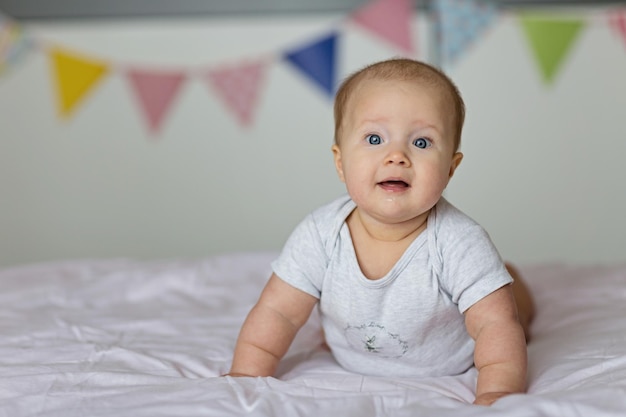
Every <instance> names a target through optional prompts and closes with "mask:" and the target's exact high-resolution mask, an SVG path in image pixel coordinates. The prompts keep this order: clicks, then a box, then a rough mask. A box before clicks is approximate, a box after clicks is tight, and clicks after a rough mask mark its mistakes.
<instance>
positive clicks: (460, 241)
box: [441, 225, 513, 313]
mask: <svg viewBox="0 0 626 417" xmlns="http://www.w3.org/2000/svg"><path fill="white" fill-rule="evenodd" d="M457 236H458V238H457V239H455V240H454V241H451V242H450V244H448V245H446V247H445V248H443V250H442V252H441V253H442V263H443V268H442V276H441V280H442V285H443V286H444V288H445V289H446V290H447V291H448V292H449V295H450V296H451V298H452V301H453V302H454V303H456V304H457V305H458V307H459V310H460V311H461V312H462V313H463V312H465V310H467V309H468V308H470V307H471V306H472V305H474V304H475V303H476V302H478V301H479V300H481V299H482V298H484V297H486V296H487V295H489V294H491V293H492V292H494V291H495V290H497V289H499V288H501V287H503V286H505V285H507V284H510V283H511V282H512V281H513V279H512V278H511V275H510V274H509V272H508V271H507V269H506V267H505V265H504V262H503V261H502V258H501V257H500V254H499V253H498V251H497V249H496V248H495V246H494V244H493V243H492V241H491V239H490V238H489V235H488V234H487V232H486V231H485V230H484V229H483V228H482V227H481V226H479V225H473V226H471V227H468V228H467V229H464V230H463V231H462V233H459V234H458V235H457Z"/></svg>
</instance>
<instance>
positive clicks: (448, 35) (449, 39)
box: [433, 0, 497, 66]
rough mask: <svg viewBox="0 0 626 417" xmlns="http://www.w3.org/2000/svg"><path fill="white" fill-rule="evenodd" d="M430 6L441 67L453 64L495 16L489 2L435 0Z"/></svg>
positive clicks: (494, 10) (493, 8)
mask: <svg viewBox="0 0 626 417" xmlns="http://www.w3.org/2000/svg"><path fill="white" fill-rule="evenodd" d="M433 7H434V10H433V12H434V16H435V22H436V25H437V29H436V30H437V43H438V46H439V51H440V59H441V61H442V62H441V63H440V64H441V65H442V66H446V65H450V64H454V63H456V61H457V60H458V59H459V57H460V56H461V55H462V54H463V53H464V52H465V50H466V49H467V48H468V47H469V46H470V45H472V44H473V43H474V41H475V40H476V38H478V37H479V36H480V35H481V34H482V33H483V32H484V30H485V29H486V28H487V27H489V25H490V24H491V23H492V22H493V21H494V19H495V18H496V17H497V10H496V7H495V4H494V3H492V2H490V1H481V0H437V1H435V2H434V3H433Z"/></svg>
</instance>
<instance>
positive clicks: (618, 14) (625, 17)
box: [609, 9, 626, 44]
mask: <svg viewBox="0 0 626 417" xmlns="http://www.w3.org/2000/svg"><path fill="white" fill-rule="evenodd" d="M609 24H610V25H611V27H612V28H613V30H614V31H615V32H616V33H617V34H618V35H619V36H620V37H621V38H622V40H623V41H624V44H626V9H624V10H619V11H614V12H611V14H610V16H609Z"/></svg>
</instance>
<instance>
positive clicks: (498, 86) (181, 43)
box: [0, 15, 626, 265]
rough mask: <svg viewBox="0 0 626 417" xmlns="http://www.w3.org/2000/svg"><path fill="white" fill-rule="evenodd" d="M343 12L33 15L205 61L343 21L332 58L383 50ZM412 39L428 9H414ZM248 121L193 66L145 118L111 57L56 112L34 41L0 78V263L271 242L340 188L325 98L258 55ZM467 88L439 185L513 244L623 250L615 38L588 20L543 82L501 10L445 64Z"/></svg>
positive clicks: (99, 46)
mask: <svg viewBox="0 0 626 417" xmlns="http://www.w3.org/2000/svg"><path fill="white" fill-rule="evenodd" d="M341 18H342V16H319V15H316V16H312V17H300V18H294V17H289V18H286V17H282V18H280V17H276V18H268V17H264V18H259V19H253V18H245V19H241V18H240V19H234V18H233V19H220V20H212V19H208V18H207V19H185V20H176V19H168V20H162V21H154V20H150V21H127V22H125V21H113V22H92V21H88V22H73V23H68V22H48V23H39V24H37V25H34V24H33V25H29V26H28V29H29V30H30V31H31V33H33V34H35V35H36V37H37V38H38V39H43V40H47V41H50V42H56V43H59V44H61V45H63V46H66V47H70V48H75V49H76V50H78V51H83V52H85V53H90V54H92V55H94V56H95V57H98V58H101V59H105V60H110V61H115V62H118V63H124V64H128V63H137V64H148V65H155V66H160V65H170V64H172V65H177V66H183V67H198V68H205V67H207V66H210V65H213V64H220V63H224V62H237V61H239V60H241V59H242V58H248V57H256V56H258V54H259V53H263V52H268V53H280V52H281V51H284V50H286V49H287V48H290V47H294V46H300V45H302V44H303V43H305V42H307V41H308V40H312V39H314V38H316V37H318V36H320V35H323V34H324V33H326V32H327V31H328V30H329V29H332V28H337V27H340V28H341V33H342V38H341V45H340V47H341V50H340V52H339V59H340V61H339V65H340V70H341V76H344V75H345V74H347V73H349V72H352V71H353V70H356V69H357V68H360V67H361V66H363V65H365V64H367V63H369V62H372V61H375V60H379V59H383V58H387V57H391V56H394V55H396V54H398V51H397V50H395V49H393V48H392V47H389V46H388V45H386V44H384V43H382V42H380V41H378V40H377V39H375V38H372V37H371V36H369V35H368V34H366V33H364V32H362V31H361V30H359V29H357V28H354V27H352V26H350V25H348V24H346V23H343V22H341V20H340V19H341ZM416 24H417V29H418V30H417V32H416V40H417V41H418V42H419V43H420V50H421V51H422V52H421V54H420V56H421V57H425V56H427V54H428V51H427V45H426V44H427V43H428V42H429V39H428V37H427V27H426V22H425V21H423V20H421V19H417V18H416ZM270 68H271V70H270V73H269V76H268V81H267V84H266V88H265V91H264V93H263V95H262V100H261V103H260V106H259V108H258V113H257V115H256V122H255V123H254V125H253V127H252V128H250V129H245V128H241V127H240V126H239V125H238V124H237V123H236V121H235V119H234V118H233V117H231V115H230V114H229V113H227V112H226V111H225V110H224V108H223V107H222V105H221V103H220V102H219V100H218V99H217V98H216V97H215V95H214V94H213V93H212V92H210V91H209V90H208V88H207V87H206V85H204V84H203V83H202V82H201V81H200V80H199V79H198V80H192V81H190V82H189V83H188V84H187V85H186V86H185V87H184V88H183V90H182V92H181V95H180V97H179V100H178V101H177V102H176V103H175V104H174V106H173V110H172V112H171V114H170V115H169V117H168V118H167V120H165V122H164V125H163V128H162V131H161V133H160V134H159V135H158V136H156V137H155V136H153V135H151V134H150V133H148V130H147V129H146V127H145V124H144V123H143V121H142V120H141V115H140V113H139V109H138V108H137V107H136V106H135V104H134V102H133V98H132V97H131V96H130V94H129V90H128V88H127V85H126V81H125V80H124V79H123V78H122V77H121V75H120V73H116V74H114V75H113V76H111V77H108V78H107V79H106V80H105V81H104V82H103V84H102V85H101V86H99V87H98V88H97V89H96V90H95V91H94V92H93V94H92V95H91V96H90V98H89V99H88V100H87V101H86V102H85V103H84V104H83V105H81V106H80V107H79V108H78V109H77V111H76V113H75V115H74V116H73V117H72V118H71V119H70V120H68V121H63V120H60V119H59V118H57V116H56V110H55V106H54V96H53V88H52V84H51V78H50V75H49V69H48V64H47V61H46V56H45V54H43V53H42V52H35V53H33V54H31V55H29V56H28V57H27V59H26V60H25V61H24V62H23V63H22V65H20V66H19V68H17V69H16V70H15V71H13V72H12V73H11V74H9V75H8V76H5V77H3V78H0V149H1V151H0V198H1V200H0V265H11V264H17V263H24V262H40V261H47V260H55V259H66V258H94V257H117V256H124V257H139V258H172V257H180V256H182V257H201V256H205V255H207V254H212V253H219V252H226V251H232V250H257V249H279V248H280V247H281V245H282V243H283V241H284V239H285V238H286V237H287V235H288V234H289V232H290V231H291V229H292V228H293V226H294V225H295V224H296V223H297V222H298V221H299V220H300V219H301V218H302V217H303V216H304V215H305V214H306V213H308V212H309V211H310V210H312V209H313V208H315V207H317V206H319V205H320V204H322V203H324V202H326V201H328V200H330V199H332V198H334V197H335V196H337V195H338V194H339V193H341V192H342V191H343V186H342V184H341V183H340V182H339V181H338V180H337V179H336V175H335V172H334V168H333V165H332V158H331V153H330V145H331V142H332V103H331V101H330V100H329V99H328V98H327V97H325V96H324V95H323V94H322V93H320V92H318V91H317V90H316V89H315V87H311V86H310V85H309V84H308V82H307V81H304V80H303V79H302V76H301V75H300V74H298V73H296V72H294V71H293V70H292V69H291V68H290V67H288V66H287V65H286V64H285V63H280V62H278V61H277V63H276V64H274V65H272V66H271V67H270ZM450 74H451V76H452V77H453V78H454V79H455V81H457V83H458V84H459V86H460V88H461V90H462V92H463V94H464V97H465V99H466V102H467V105H468V120H467V127H466V131H465V136H464V145H463V151H464V153H465V154H466V158H465V160H464V162H463V164H462V166H461V168H460V170H459V171H458V174H457V176H456V177H455V178H454V180H453V183H452V184H451V186H450V187H449V191H448V194H447V195H448V198H449V199H450V200H452V201H453V202H454V203H456V204H457V205H458V206H459V207H460V208H462V209H464V210H466V211H467V212H468V213H469V214H470V215H472V216H473V217H475V218H476V219H477V220H479V221H480V222H481V223H483V224H484V225H485V226H486V227H487V229H488V230H489V231H490V233H491V235H492V237H493V238H494V240H495V241H496V243H497V244H498V246H499V247H500V249H501V251H502V254H503V255H504V256H505V257H506V258H507V259H512V260H515V261H517V262H544V261H565V262H575V263H596V262H624V261H626V253H625V251H624V250H623V248H624V247H625V246H626V245H625V243H626V238H625V236H626V222H624V213H625V212H626V197H625V196H626V193H625V192H624V191H625V188H626V187H625V185H624V182H623V180H622V177H623V175H622V168H621V166H620V165H621V164H620V161H621V160H622V158H623V155H626V152H625V150H626V144H625V141H624V139H625V136H626V135H625V134H624V131H625V129H624V127H623V125H622V120H623V119H624V116H623V115H624V109H626V47H625V46H624V45H623V44H621V43H620V42H619V41H618V40H617V38H614V37H613V36H612V35H611V33H610V32H609V29H608V28H607V27H606V25H604V24H594V25H590V26H589V27H588V28H587V29H586V30H585V32H584V33H583V35H582V36H581V39H580V42H579V43H578V45H577V47H576V49H575V51H574V52H573V54H572V56H571V57H570V59H569V62H568V63H567V65H566V66H565V68H564V71H563V72H562V74H561V75H560V76H559V77H558V80H557V82H556V83H555V84H554V85H553V86H550V87H545V86H544V85H542V83H541V81H540V79H539V74H538V72H537V70H536V69H535V67H534V62H533V61H532V59H531V58H530V54H529V51H528V48H527V47H526V44H525V43H524V40H523V38H522V34H521V32H520V30H519V28H518V26H517V23H516V22H514V21H513V20H512V19H510V18H507V17H503V18H501V19H500V20H499V22H498V24H497V25H496V26H494V27H493V28H492V29H491V30H490V32H489V33H488V34H487V36H486V37H484V38H483V39H482V40H480V41H479V43H478V44H477V45H476V47H474V48H472V50H471V51H470V52H469V53H468V54H467V55H466V56H465V57H463V59H462V61H461V62H460V63H459V64H458V65H457V66H456V67H454V68H453V69H451V71H450Z"/></svg>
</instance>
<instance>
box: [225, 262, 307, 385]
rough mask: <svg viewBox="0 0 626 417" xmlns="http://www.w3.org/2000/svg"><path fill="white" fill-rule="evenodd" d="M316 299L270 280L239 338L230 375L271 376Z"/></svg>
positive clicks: (272, 277) (273, 276)
mask: <svg viewBox="0 0 626 417" xmlns="http://www.w3.org/2000/svg"><path fill="white" fill-rule="evenodd" d="M316 303H317V298H315V297H313V296H312V295H309V294H307V293H305V292H304V291H300V290H298V289H296V288H294V287H292V286H291V285H289V284H287V283H286V282H284V281H283V280H281V279H280V278H278V276H276V275H275V274H272V276H271V277H270V279H269V281H268V283H267V285H266V286H265V289H264V290H263V292H262V293H261V296H260V298H259V301H258V302H257V303H256V305H255V306H254V307H253V308H252V310H251V311H250V313H249V314H248V317H247V318H246V320H245V322H244V324H243V327H242V328H241V331H240V333H239V338H238V339H237V345H236V347H235V354H234V358H233V364H232V366H231V368H230V372H229V373H228V375H231V376H272V375H273V374H274V372H275V371H276V367H277V366H278V362H279V361H280V360H281V358H282V357H283V356H284V355H285V353H286V352H287V349H289V346H290V345H291V342H292V341H293V338H294V337H295V336H296V333H297V332H298V330H299V329H300V328H301V327H302V326H303V325H304V323H306V321H307V319H308V318H309V316H310V315H311V311H313V307H314V306H315V304H316Z"/></svg>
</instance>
